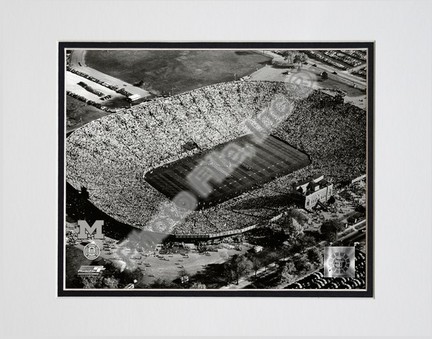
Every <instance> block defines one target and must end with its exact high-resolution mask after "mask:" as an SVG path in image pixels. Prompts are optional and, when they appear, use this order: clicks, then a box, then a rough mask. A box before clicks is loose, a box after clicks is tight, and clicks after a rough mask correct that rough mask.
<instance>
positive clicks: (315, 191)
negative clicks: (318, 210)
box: [295, 174, 333, 210]
mask: <svg viewBox="0 0 432 339" xmlns="http://www.w3.org/2000/svg"><path fill="white" fill-rule="evenodd" d="M295 191H296V193H297V194H299V195H301V196H302V202H303V203H304V206H303V207H304V208H305V209H306V210H312V209H313V208H315V207H316V206H317V205H320V204H324V203H327V201H328V200H329V199H330V197H331V196H332V195H333V184H332V183H330V182H328V181H327V180H325V179H324V176H323V175H321V174H320V175H316V176H314V177H312V178H310V179H307V180H305V181H302V182H300V183H297V185H295Z"/></svg>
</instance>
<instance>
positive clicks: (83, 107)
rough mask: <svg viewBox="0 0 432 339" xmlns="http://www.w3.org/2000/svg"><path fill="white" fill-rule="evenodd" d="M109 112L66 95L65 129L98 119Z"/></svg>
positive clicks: (71, 128) (68, 129)
mask: <svg viewBox="0 0 432 339" xmlns="http://www.w3.org/2000/svg"><path fill="white" fill-rule="evenodd" d="M107 114H109V113H107V112H105V111H102V110H100V109H98V108H96V107H94V106H90V105H87V104H86V103H84V102H82V101H79V100H77V99H75V98H72V97H70V96H66V131H67V132H70V131H73V130H74V129H76V128H78V127H81V126H83V125H85V124H86V123H88V122H90V121H92V120H95V119H99V118H100V117H103V116H104V115H107Z"/></svg>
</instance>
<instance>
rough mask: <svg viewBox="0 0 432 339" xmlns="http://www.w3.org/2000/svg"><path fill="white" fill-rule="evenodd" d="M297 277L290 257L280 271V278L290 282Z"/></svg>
mask: <svg viewBox="0 0 432 339" xmlns="http://www.w3.org/2000/svg"><path fill="white" fill-rule="evenodd" d="M296 277H297V271H296V267H295V264H294V262H293V261H292V260H291V259H290V260H288V261H287V262H286V264H285V266H284V267H283V269H282V271H281V279H282V280H283V282H287V283H291V282H293V281H294V280H295V278H296Z"/></svg>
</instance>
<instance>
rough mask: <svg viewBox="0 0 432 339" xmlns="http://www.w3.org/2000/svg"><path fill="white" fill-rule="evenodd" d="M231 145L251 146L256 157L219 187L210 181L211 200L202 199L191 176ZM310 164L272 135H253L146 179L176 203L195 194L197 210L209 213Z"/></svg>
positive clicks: (169, 166)
mask: <svg viewBox="0 0 432 339" xmlns="http://www.w3.org/2000/svg"><path fill="white" fill-rule="evenodd" d="M229 144H234V145H237V146H240V147H241V148H243V147H245V146H246V145H248V144H249V145H252V146H253V147H254V149H255V153H254V154H253V155H252V156H251V157H248V158H246V159H245V160H244V161H243V162H242V163H241V164H240V165H239V166H238V167H236V168H235V169H233V171H232V172H231V173H230V174H229V175H228V176H227V177H226V178H225V179H224V180H223V181H222V182H220V183H216V182H215V181H214V180H213V181H212V180H209V183H210V186H211V187H212V191H211V192H210V194H209V195H208V196H201V195H200V194H199V193H197V192H196V189H194V187H193V185H192V184H191V183H190V182H189V181H188V179H187V176H188V174H189V173H191V172H192V171H193V170H194V168H196V166H198V165H199V164H201V163H202V162H203V160H204V159H205V158H206V156H207V155H209V154H211V153H213V152H221V150H222V149H224V147H225V146H227V145H229ZM310 163H311V161H310V158H309V156H308V155H307V154H305V153H303V152H301V151H299V150H298V149H296V148H294V147H293V146H291V145H290V144H288V143H287V142H286V141H284V140H282V139H280V138H278V137H276V136H273V135H269V136H268V137H267V138H265V139H264V140H262V141H260V142H258V140H257V139H256V138H254V136H253V135H252V134H247V135H243V136H240V137H239V138H237V139H234V140H231V141H228V142H225V143H222V144H219V145H217V146H215V147H213V148H212V149H209V150H205V151H203V152H200V153H198V154H195V155H192V156H189V157H185V158H182V159H179V160H176V161H173V162H171V163H168V164H165V165H163V166H159V167H157V168H154V169H152V170H151V171H149V172H147V173H146V174H145V175H144V178H145V180H146V181H147V182H148V183H149V184H150V185H151V186H153V187H154V188H155V189H157V190H158V191H159V192H161V193H163V194H164V195H165V196H167V197H168V198H169V199H173V198H174V197H175V196H176V195H177V194H178V193H180V192H182V191H189V192H192V193H194V194H195V196H196V198H197V201H198V206H197V209H206V208H209V207H211V206H215V205H218V204H220V203H222V202H224V201H227V200H229V199H232V198H234V197H237V196H239V195H241V194H242V193H244V192H247V191H250V190H253V189H256V188H258V187H260V186H261V185H263V184H265V183H267V182H270V181H272V180H274V179H276V178H279V177H282V176H285V175H288V174H290V173H293V172H295V171H297V170H299V169H301V168H303V167H306V166H308V165H309V164H310Z"/></svg>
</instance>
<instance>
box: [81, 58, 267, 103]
mask: <svg viewBox="0 0 432 339" xmlns="http://www.w3.org/2000/svg"><path fill="white" fill-rule="evenodd" d="M269 62H270V58H268V57H266V56H263V55H260V54H257V53H254V52H250V51H220V50H219V51H218V50H212V51H203V50H187V51H184V50H173V51H167V50H164V51H160V50H159V51H145V50H120V51H119V50H110V51H101V50H91V51H88V52H87V54H86V64H87V65H88V66H90V67H93V68H95V69H97V70H99V71H101V72H104V73H106V74H109V75H111V76H114V77H116V78H119V79H122V80H124V81H126V82H128V83H131V84H139V85H140V86H141V87H142V88H144V89H147V90H151V91H153V92H156V93H157V94H162V93H174V94H177V93H181V92H185V91H189V90H192V89H195V88H199V87H202V86H207V85H211V84H214V83H218V82H223V81H231V80H234V79H235V78H237V79H238V78H239V77H242V76H245V75H248V74H250V73H252V72H254V71H256V70H257V69H258V68H261V67H262V66H264V65H265V64H267V63H269Z"/></svg>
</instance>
